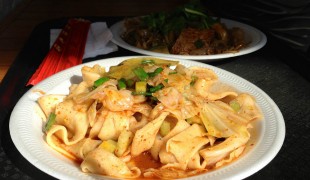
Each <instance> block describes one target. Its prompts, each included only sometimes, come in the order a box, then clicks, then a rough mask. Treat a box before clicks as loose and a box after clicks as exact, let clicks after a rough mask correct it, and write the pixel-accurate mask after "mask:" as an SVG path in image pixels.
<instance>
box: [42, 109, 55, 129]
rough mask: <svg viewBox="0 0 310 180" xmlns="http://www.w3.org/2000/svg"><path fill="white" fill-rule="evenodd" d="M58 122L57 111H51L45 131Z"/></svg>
mask: <svg viewBox="0 0 310 180" xmlns="http://www.w3.org/2000/svg"><path fill="white" fill-rule="evenodd" d="M55 122H56V114H55V113H51V114H50V115H49V116H48V119H47V122H46V124H45V126H44V131H45V132H47V131H48V130H49V129H50V128H51V127H52V125H53V124H55Z"/></svg>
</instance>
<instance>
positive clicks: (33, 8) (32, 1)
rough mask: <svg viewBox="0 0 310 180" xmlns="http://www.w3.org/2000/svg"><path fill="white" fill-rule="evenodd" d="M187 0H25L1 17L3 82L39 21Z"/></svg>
mask: <svg viewBox="0 0 310 180" xmlns="http://www.w3.org/2000/svg"><path fill="white" fill-rule="evenodd" d="M184 2H187V0H156V1H154V0H130V1H128V0H104V1H102V0H78V1H77V0H53V1H49V0H24V1H22V2H21V3H20V4H19V5H18V6H17V7H16V8H15V9H14V10H13V11H12V12H11V13H10V14H8V15H7V16H6V17H5V18H4V19H2V20H1V21H0V82H1V81H2V79H3V78H4V76H5V74H6V72H7V71H8V69H9V68H10V65H11V64H12V63H13V61H14V59H15V58H16V56H17V55H18V53H19V52H20V50H21V49H22V48H23V46H24V44H25V42H26V41H27V39H28V37H29V35H30V33H31V32H32V30H33V29H34V28H35V27H36V26H37V25H38V24H40V23H42V22H44V21H47V20H51V19H55V18H61V17H76V16H136V15H144V14H148V13H151V12H158V11H163V10H169V9H172V8H175V7H176V6H178V5H180V4H183V3H184Z"/></svg>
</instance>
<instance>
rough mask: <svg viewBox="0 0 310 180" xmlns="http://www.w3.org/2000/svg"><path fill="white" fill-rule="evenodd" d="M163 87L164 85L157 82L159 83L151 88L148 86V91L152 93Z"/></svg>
mask: <svg viewBox="0 0 310 180" xmlns="http://www.w3.org/2000/svg"><path fill="white" fill-rule="evenodd" d="M163 87H164V85H163V84H159V85H157V86H154V87H151V88H150V92H151V93H154V92H156V91H158V90H161V89H162V88H163Z"/></svg>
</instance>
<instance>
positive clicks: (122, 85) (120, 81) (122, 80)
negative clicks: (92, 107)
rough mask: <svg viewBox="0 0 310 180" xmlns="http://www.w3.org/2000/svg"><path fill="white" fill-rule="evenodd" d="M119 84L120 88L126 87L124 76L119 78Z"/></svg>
mask: <svg viewBox="0 0 310 180" xmlns="http://www.w3.org/2000/svg"><path fill="white" fill-rule="evenodd" d="M117 85H118V89H126V80H125V79H124V78H122V79H119V80H118V82H117Z"/></svg>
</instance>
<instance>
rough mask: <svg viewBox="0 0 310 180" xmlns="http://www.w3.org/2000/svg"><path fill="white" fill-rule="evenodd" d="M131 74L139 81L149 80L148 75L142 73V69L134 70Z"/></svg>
mask: <svg viewBox="0 0 310 180" xmlns="http://www.w3.org/2000/svg"><path fill="white" fill-rule="evenodd" d="M133 72H134V73H135V75H136V76H137V77H138V78H139V79H140V80H141V81H146V80H147V79H148V78H149V75H148V74H147V73H146V72H145V71H144V69H143V68H142V67H137V68H135V69H134V70H133Z"/></svg>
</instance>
